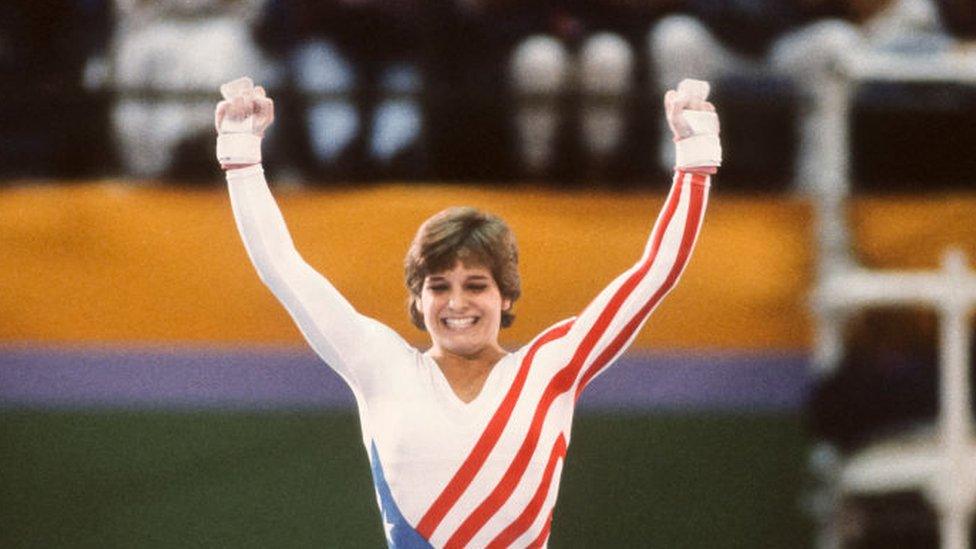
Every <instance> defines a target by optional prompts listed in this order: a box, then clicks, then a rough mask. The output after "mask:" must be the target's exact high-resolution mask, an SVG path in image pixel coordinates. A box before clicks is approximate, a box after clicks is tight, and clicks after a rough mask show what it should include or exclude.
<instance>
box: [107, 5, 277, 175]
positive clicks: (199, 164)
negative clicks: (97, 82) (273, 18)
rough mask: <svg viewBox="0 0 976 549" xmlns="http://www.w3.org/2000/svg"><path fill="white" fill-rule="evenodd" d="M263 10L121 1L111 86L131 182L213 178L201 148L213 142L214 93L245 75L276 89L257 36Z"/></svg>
mask: <svg viewBox="0 0 976 549" xmlns="http://www.w3.org/2000/svg"><path fill="white" fill-rule="evenodd" d="M262 2H263V0H194V1H192V2H187V1H184V0H162V1H148V0H116V9H117V12H118V15H119V24H118V26H117V27H116V29H115V36H114V42H115V48H114V49H113V50H112V51H113V53H112V56H111V57H110V58H109V59H108V60H107V65H108V70H107V71H106V75H105V81H104V82H103V84H105V85H108V86H110V87H111V88H113V89H115V90H117V94H118V99H117V101H116V103H115V106H114V108H113V111H112V126H113V128H114V131H115V136H116V140H117V146H118V149H119V153H120V157H121V161H122V165H123V168H124V169H125V171H126V173H127V174H129V175H133V176H137V177H159V176H163V175H173V176H177V177H180V178H195V177H208V176H210V175H212V164H213V159H212V158H210V157H209V155H207V156H206V157H204V156H203V153H201V152H199V151H204V150H206V147H204V146H198V145H197V143H198V142H199V141H200V140H203V141H209V140H210V139H211V138H212V131H213V112H212V105H213V90H214V89H216V88H217V87H219V86H220V84H221V83H223V82H226V81H228V80H232V79H234V78H237V77H239V76H241V75H244V74H247V75H251V76H253V77H254V78H260V79H261V80H262V81H265V82H269V83H273V82H274V81H275V74H274V67H273V65H271V64H269V63H267V62H266V61H265V60H264V59H263V58H262V55H261V53H260V52H259V51H258V50H257V49H256V47H255V46H254V45H253V44H252V41H251V35H250V28H249V24H250V22H251V21H253V20H254V19H255V17H257V15H258V14H259V13H260V7H261V4H262ZM147 128H152V131H146V129H147ZM176 159H179V162H181V164H179V165H177V164H176V163H175V162H176Z"/></svg>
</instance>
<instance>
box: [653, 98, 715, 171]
mask: <svg viewBox="0 0 976 549" xmlns="http://www.w3.org/2000/svg"><path fill="white" fill-rule="evenodd" d="M709 91H710V90H709V85H708V82H705V81H703V80H691V79H685V80H682V81H681V83H680V84H678V89H677V90H669V91H668V92H667V93H666V94H665V95H664V113H665V116H666V117H667V120H668V126H669V127H670V128H671V133H672V134H673V135H674V141H675V146H676V149H677V161H676V163H675V167H676V168H680V169H684V170H690V171H701V172H704V173H715V172H716V171H717V167H718V166H720V165H721V164H722V147H721V144H720V142H719V139H718V136H719V131H720V129H719V122H718V115H717V114H716V113H715V105H713V104H711V103H709V102H708V101H707V99H708V93H709Z"/></svg>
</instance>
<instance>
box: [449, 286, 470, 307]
mask: <svg viewBox="0 0 976 549" xmlns="http://www.w3.org/2000/svg"><path fill="white" fill-rule="evenodd" d="M465 305H467V300H466V299H465V297H464V292H462V291H460V290H454V291H452V292H451V295H450V297H449V298H448V300H447V307H448V309H451V310H452V311H461V310H463V309H464V307H465Z"/></svg>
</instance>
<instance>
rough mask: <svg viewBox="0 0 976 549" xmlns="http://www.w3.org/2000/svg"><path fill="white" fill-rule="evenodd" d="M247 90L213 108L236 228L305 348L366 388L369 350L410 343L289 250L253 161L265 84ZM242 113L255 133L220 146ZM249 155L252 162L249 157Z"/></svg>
mask: <svg viewBox="0 0 976 549" xmlns="http://www.w3.org/2000/svg"><path fill="white" fill-rule="evenodd" d="M248 82H249V81H248ZM232 84H233V83H232ZM245 87H246V86H245ZM254 90H255V92H254V95H253V97H249V98H248V99H247V100H246V101H241V100H240V99H229V100H225V101H222V102H221V104H220V105H218V107H217V113H216V125H217V128H218V132H220V137H218V158H220V160H221V163H222V166H223V167H224V169H225V170H227V172H226V174H227V188H228V191H229V193H230V201H231V206H232V208H233V210H234V220H235V222H236V224H237V229H238V231H239V232H240V235H241V239H242V240H243V241H244V247H245V249H246V250H247V254H248V256H249V257H250V258H251V262H252V263H253V264H254V267H255V269H256V270H257V272H258V276H259V277H260V278H261V281H262V282H264V284H265V285H267V286H268V288H269V289H270V290H271V292H272V293H273V294H274V295H275V297H277V298H278V300H279V301H280V302H281V304H282V305H284V307H285V309H286V310H287V311H288V313H289V314H290V315H291V317H292V319H294V320H295V323H296V324H297V325H298V328H299V330H301V332H302V335H303V336H305V339H306V340H307V341H308V343H309V345H311V347H312V349H313V350H315V352H316V353H317V354H318V355H319V356H320V357H322V359H323V360H324V361H325V362H326V363H327V364H328V365H329V366H331V367H332V368H333V369H334V370H336V371H337V372H338V373H339V374H340V375H341V376H342V377H343V378H344V379H345V380H346V382H347V383H348V384H349V385H350V386H351V387H352V388H353V390H355V391H357V392H358V391H360V390H362V389H367V388H368V386H369V385H370V383H369V381H370V379H372V378H377V377H378V376H379V372H376V371H375V370H376V363H375V362H376V361H375V360H373V359H372V358H371V357H375V356H385V357H388V358H392V357H393V356H395V355H397V354H399V353H404V352H409V350H410V348H409V346H408V345H407V343H406V342H405V341H403V339H402V338H400V337H399V336H398V335H397V334H396V333H395V332H394V331H393V330H391V329H389V328H388V327H386V326H385V325H383V324H381V323H379V322H377V321H375V320H373V319H370V318H368V317H365V316H363V315H361V314H359V313H358V312H357V311H356V310H355V309H354V308H353V307H352V305H350V304H349V302H348V301H346V299H345V298H344V297H343V296H342V295H341V294H340V293H339V291H338V290H336V288H335V287H334V286H333V285H332V284H331V283H330V282H329V281H328V280H327V279H326V278H325V277H323V276H322V275H321V274H319V273H318V272H316V271H315V269H313V268H312V267H311V266H310V265H309V264H308V263H306V262H305V260H304V259H303V258H302V256H301V255H300V254H299V253H298V250H296V249H295V245H294V243H293V242H292V239H291V235H290V234H289V232H288V227H287V226H286V225H285V220H284V217H282V215H281V211H280V210H279V209H278V205H277V203H276V202H275V200H274V197H273V196H272V195H271V191H270V189H269V188H268V183H267V181H266V180H265V177H264V170H263V169H262V167H261V164H260V163H259V162H260V148H259V147H260V137H261V136H262V134H263V132H264V129H265V128H267V127H268V125H270V124H271V121H272V120H273V118H274V114H273V104H272V103H271V100H270V99H267V98H266V97H264V90H262V89H260V88H254ZM248 93H251V92H248ZM226 96H227V94H225V97H226ZM248 116H253V117H254V118H255V120H256V121H255V123H254V127H255V131H254V135H255V136H256V137H257V139H253V140H251V141H250V142H249V141H247V140H244V141H238V142H233V141H231V142H230V143H229V145H228V143H227V142H225V143H224V146H221V144H220V140H221V139H223V138H225V136H226V133H223V132H221V130H222V128H226V127H227V126H226V125H224V126H222V122H223V121H224V119H225V117H236V118H237V119H238V120H237V121H236V122H237V123H239V122H240V119H241V118H244V117H248ZM232 139H237V138H236V137H234V138H232ZM241 143H243V148H242V146H241ZM255 143H256V147H257V150H256V151H255V150H253V148H254V147H253V146H254V144H255ZM249 147H250V149H249ZM228 159H230V160H228ZM235 159H237V160H235ZM254 159H256V160H257V162H258V163H253V161H254ZM247 160H250V161H251V162H248V161H247Z"/></svg>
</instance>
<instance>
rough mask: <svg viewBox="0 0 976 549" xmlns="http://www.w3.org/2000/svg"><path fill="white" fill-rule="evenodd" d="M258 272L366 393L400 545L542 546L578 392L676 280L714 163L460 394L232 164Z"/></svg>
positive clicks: (372, 450) (236, 203)
mask: <svg viewBox="0 0 976 549" xmlns="http://www.w3.org/2000/svg"><path fill="white" fill-rule="evenodd" d="M227 181H228V186H229V190H230V196H231V202H232V205H233V209H234V216H235V219H236V221H237V225H238V229H239V231H240V233H241V236H242V238H243V240H244V244H245V247H246V248H247V251H248V254H249V256H250V257H251V260H252V262H253V263H254V265H255V267H256V268H257V271H258V273H259V275H260V277H261V279H262V280H263V281H264V282H265V283H266V284H267V285H268V286H269V288H270V289H271V290H272V292H273V293H274V295H275V296H277V298H278V299H279V300H280V301H281V302H282V304H283V305H284V306H285V308H286V309H287V310H288V312H289V313H290V314H291V316H292V317H293V318H294V320H295V321H296V323H297V324H298V326H299V328H300V330H301V331H302V334H303V335H304V336H305V338H306V340H307V341H308V342H309V344H310V345H311V346H312V348H313V349H314V350H315V351H316V353H318V355H319V356H320V357H321V358H322V359H323V360H324V361H325V362H326V363H327V364H328V365H329V366H331V367H332V368H333V369H334V370H335V371H336V372H338V373H339V374H340V375H341V376H342V377H343V378H344V379H345V381H346V383H348V385H349V387H350V388H351V389H352V391H353V393H354V394H355V397H356V402H357V406H358V409H359V416H360V421H361V425H362V435H363V444H364V445H365V447H366V450H367V452H368V454H369V459H370V465H371V468H372V472H373V481H374V486H375V488H376V495H377V502H378V503H379V506H380V511H381V514H382V517H383V523H384V528H385V530H386V537H387V541H388V543H389V545H390V547H398V548H400V547H431V546H434V547H543V546H545V545H546V540H547V539H548V537H549V529H550V524H551V520H552V513H553V508H554V507H555V504H556V496H557V493H558V486H559V478H560V474H561V472H562V465H563V459H564V457H565V455H566V450H567V447H568V445H569V440H570V430H571V428H572V419H573V410H574V407H575V404H576V401H577V399H578V397H579V395H580V392H581V391H582V390H583V389H584V388H585V387H586V385H587V384H588V383H589V382H590V381H591V380H592V379H593V377H594V376H596V375H597V374H599V373H600V372H601V371H603V370H604V369H605V368H606V367H607V366H609V365H610V364H611V363H612V362H613V361H614V360H615V359H616V358H617V357H618V356H620V355H621V354H622V353H623V352H624V351H625V350H626V349H627V347H628V345H629V344H630V343H631V341H633V339H634V337H635V336H636V335H637V333H638V331H639V330H640V328H641V326H642V325H643V324H644V322H645V321H646V320H647V318H648V317H649V316H650V314H651V312H653V310H654V309H655V307H657V305H658V304H659V303H660V302H661V300H662V299H663V298H664V296H665V295H666V294H667V293H668V291H670V290H671V288H673V287H674V285H675V284H676V283H677V281H678V279H679V277H680V276H681V273H682V271H683V270H684V267H685V265H686V264H687V262H688V259H689V256H690V255H691V251H692V249H693V247H694V244H695V240H696V238H697V236H698V233H699V230H700V227H701V223H702V217H703V215H704V212H705V206H706V203H707V200H708V191H709V185H710V178H709V176H708V175H704V174H697V173H688V172H683V171H680V170H679V171H677V172H676V173H675V177H674V182H673V184H672V187H671V190H670V193H669V195H668V197H667V200H666V201H665V204H664V206H663V208H662V210H661V212H660V214H659V216H658V218H657V221H656V223H655V224H654V228H653V229H652V231H651V233H650V237H649V239H648V241H647V244H646V246H645V248H644V253H643V254H642V255H641V257H640V259H639V260H638V261H637V262H636V263H635V264H634V265H633V266H632V267H631V268H629V269H628V270H627V271H625V272H624V273H623V274H621V275H619V276H618V277H617V278H616V279H614V280H613V281H612V282H611V283H610V284H609V285H608V286H607V287H606V288H604V289H603V291H602V292H600V294H599V295H597V297H596V298H595V299H594V300H593V301H592V302H591V303H590V304H589V305H588V306H587V307H586V308H585V309H584V310H583V311H582V312H581V313H580V314H579V315H578V316H577V317H574V318H570V319H567V320H564V321H562V322H559V323H557V324H555V325H553V326H552V327H550V328H549V329H547V330H545V331H543V332H542V333H541V334H540V335H538V336H537V337H536V338H535V339H534V340H532V341H531V342H530V343H528V344H527V345H525V346H524V347H522V348H520V349H518V350H516V351H514V352H512V353H509V354H508V355H506V356H505V357H504V358H502V359H501V360H500V361H499V362H498V363H497V364H496V365H495V366H494V367H493V368H492V370H491V371H490V372H489V374H488V378H487V380H486V381H485V384H484V387H483V388H482V390H481V393H480V394H479V395H478V396H477V397H476V398H475V399H474V400H472V401H471V402H467V403H465V402H463V401H461V400H460V399H459V398H458V397H457V395H456V394H455V393H454V392H453V390H452V389H451V386H450V384H449V383H448V382H447V379H446V378H445V377H444V375H443V374H442V373H441V370H440V369H439V368H438V367H437V364H436V363H435V362H434V361H433V360H432V359H431V358H429V357H428V356H427V355H425V354H424V353H423V352H421V351H420V350H418V349H416V348H414V347H412V346H411V345H409V344H408V343H407V342H406V341H405V340H404V339H403V338H401V337H400V336H399V335H397V334H396V333H395V332H394V331H393V330H391V329H390V328H388V327H386V326H385V325H383V324H381V323H380V322H377V321H376V320H373V319H370V318H368V317H365V316H363V315H361V314H359V313H358V312H356V310H355V309H354V308H353V307H352V306H351V305H350V304H349V303H348V302H347V301H346V300H345V299H344V298H343V297H342V296H341V295H340V294H339V292H338V291H337V290H336V289H335V288H334V287H333V286H332V285H331V284H330V283H329V282H328V280H326V279H325V278H324V277H322V276H321V275H320V274H318V273H317V272H316V271H315V270H313V269H312V268H311V267H310V266H308V264H307V263H305V261H304V260H303V259H302V258H301V256H300V255H299V254H298V252H297V251H296V250H295V247H294V245H293V243H292V241H291V237H290V236H289V234H288V230H287V228H286V226H285V223H284V220H283V218H282V216H281V213H280V211H279V210H278V208H277V205H276V204H275V202H274V199H273V198H272V196H271V193H270V191H269V190H268V186H267V183H266V182H265V179H264V175H263V172H262V170H261V167H260V166H253V167H250V168H244V169H240V170H230V171H228V173H227Z"/></svg>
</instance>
